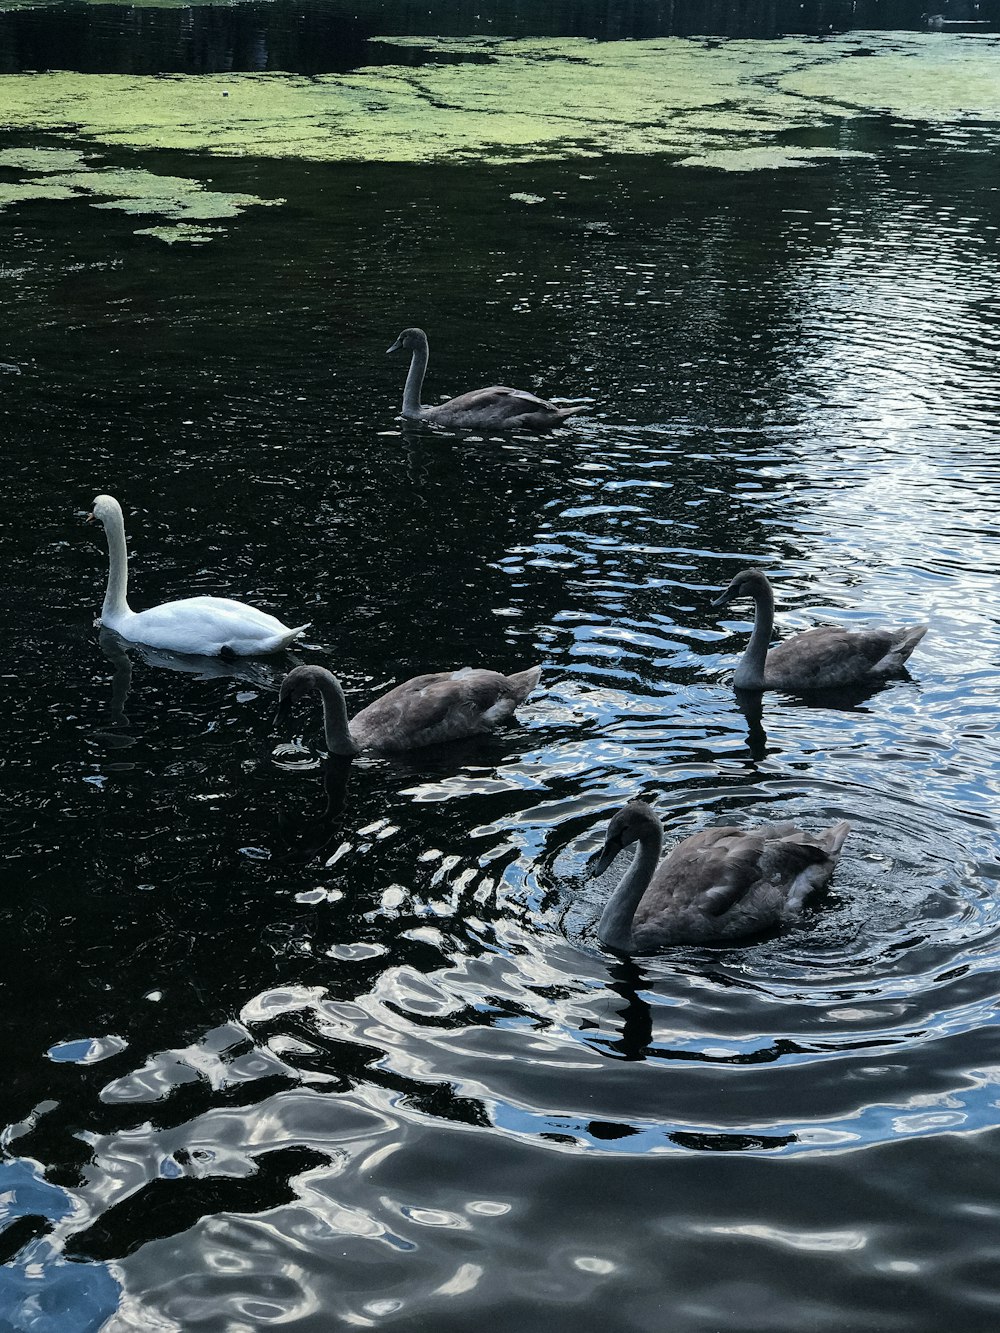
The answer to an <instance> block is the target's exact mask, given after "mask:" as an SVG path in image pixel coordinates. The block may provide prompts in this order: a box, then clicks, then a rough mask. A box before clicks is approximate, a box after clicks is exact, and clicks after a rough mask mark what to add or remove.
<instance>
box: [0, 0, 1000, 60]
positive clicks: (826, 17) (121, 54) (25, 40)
mask: <svg viewBox="0 0 1000 1333" xmlns="http://www.w3.org/2000/svg"><path fill="white" fill-rule="evenodd" d="M19 3H21V4H23V3H24V0H19ZM2 11H3V6H0V72H2V73H11V72H14V71H18V70H35V69H73V70H80V71H82V72H85V73H91V74H103V73H126V74H157V73H167V72H171V73H172V72H183V73H198V74H208V73H215V72H217V71H240V70H257V71H263V70H297V71H299V72H301V73H305V74H319V73H325V72H327V71H333V70H346V69H351V68H353V67H354V66H356V65H360V64H370V63H372V60H373V58H374V59H375V60H376V61H377V60H378V59H379V56H380V53H379V52H378V51H377V50H372V49H371V48H369V47H368V46H367V42H368V39H369V38H371V37H375V36H385V35H387V34H402V35H407V36H409V35H417V36H424V35H430V36H453V37H467V36H470V35H473V34H475V35H484V36H498V35H503V36H511V37H535V36H545V37H591V38H595V39H597V40H598V41H616V40H621V39H626V38H649V37H667V36H681V37H686V36H690V35H693V34H712V35H718V36H725V37H762V38H764V37H778V36H781V35H783V34H785V33H810V34H817V35H818V34H825V33H829V32H847V31H851V30H852V29H872V30H878V29H881V30H887V29H900V28H904V29H905V28H910V29H922V28H924V27H925V26H926V23H927V18H928V15H929V14H938V15H941V16H943V17H945V18H946V20H947V22H948V23H949V24H951V25H953V26H959V25H962V24H966V23H968V24H970V25H971V26H972V28H975V27H976V26H977V25H978V26H982V27H984V28H988V29H989V30H995V29H996V27H997V26H998V25H1000V0H978V3H977V2H976V0H937V3H931V2H930V0H769V3H767V4H761V3H755V0H448V2H447V3H446V4H441V3H437V4H430V3H428V0H267V3H256V4H255V3H249V4H239V3H232V4H217V5H196V6H183V7H181V6H176V7H174V6H171V7H168V8H163V9H159V8H156V7H155V5H151V4H150V3H149V0H145V3H143V4H139V5H125V4H105V5H101V4H93V3H90V2H89V0H88V2H87V3H83V0H77V2H76V3H68V4H53V3H51V0H38V3H37V4H36V5H35V6H34V7H31V6H30V5H29V6H28V7H25V8H13V9H12V10H11V12H8V13H4V12H2ZM412 58H414V57H411V59H412ZM396 59H399V55H398V53H397V55H396Z"/></svg>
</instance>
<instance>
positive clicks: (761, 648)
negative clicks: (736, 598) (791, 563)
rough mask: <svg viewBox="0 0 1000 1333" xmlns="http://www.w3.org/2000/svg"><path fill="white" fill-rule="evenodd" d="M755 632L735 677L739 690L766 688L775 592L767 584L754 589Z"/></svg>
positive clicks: (734, 680)
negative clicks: (765, 667) (765, 677)
mask: <svg viewBox="0 0 1000 1333" xmlns="http://www.w3.org/2000/svg"><path fill="white" fill-rule="evenodd" d="M753 600H754V617H753V633H752V634H751V635H750V642H749V643H748V644H747V649H746V652H745V653H744V654H743V656H742V658H741V659H740V664H739V666H738V667H737V668H736V675H735V676H734V677H733V684H734V685H735V686H736V688H737V689H738V690H761V689H763V688H764V664H765V663H766V661H767V649H768V645H769V644H770V642H771V635H772V633H773V631H774V593H773V592H772V591H771V589H770V587H769V586H767V585H766V584H765V585H764V586H763V587H758V588H755V589H754V594H753Z"/></svg>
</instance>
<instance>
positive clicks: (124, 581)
mask: <svg viewBox="0 0 1000 1333" xmlns="http://www.w3.org/2000/svg"><path fill="white" fill-rule="evenodd" d="M104 532H105V535H106V536H107V539H108V588H107V592H105V594H104V605H103V606H102V607H101V620H102V621H104V623H105V624H107V623H109V620H110V619H114V618H115V617H117V616H121V615H128V614H129V604H128V599H127V597H126V593H127V591H128V552H127V550H126V549H125V520H124V519H123V518H122V516H121V514H115V515H114V516H113V517H112V518H111V520H110V521H109V522H108V523H106V524H105V525H104Z"/></svg>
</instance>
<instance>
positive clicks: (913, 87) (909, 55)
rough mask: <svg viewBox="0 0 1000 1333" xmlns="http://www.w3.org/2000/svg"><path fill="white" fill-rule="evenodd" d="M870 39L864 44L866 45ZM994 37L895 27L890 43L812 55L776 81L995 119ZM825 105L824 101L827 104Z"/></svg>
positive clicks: (908, 115)
mask: <svg viewBox="0 0 1000 1333" xmlns="http://www.w3.org/2000/svg"><path fill="white" fill-rule="evenodd" d="M870 45H871V44H870ZM998 71H1000V42H998V41H997V40H996V39H992V38H988V37H985V36H976V37H973V38H970V37H963V36H958V35H954V36H949V37H944V36H942V35H941V34H939V33H909V34H906V35H900V34H895V36H894V40H893V42H892V49H889V50H885V51H878V50H875V51H874V52H873V54H872V55H870V56H866V57H865V58H864V59H854V60H842V59H838V60H837V62H836V64H835V66H834V65H832V62H830V61H825V62H817V63H816V64H814V65H813V66H811V67H810V68H805V69H800V70H797V71H794V72H792V73H789V74H787V75H786V76H785V77H784V78H783V79H782V87H783V88H784V89H785V90H786V91H789V92H793V93H795V94H796V95H797V96H800V97H807V98H810V99H815V100H817V101H822V102H825V103H827V104H828V105H829V104H835V105H839V107H840V108H841V110H842V112H843V113H845V114H852V113H856V112H857V111H867V112H872V111H875V112H882V113H885V114H888V115H894V116H899V117H903V118H905V119H916V120H934V121H941V120H956V119H971V120H1000V72H998ZM831 109H832V106H831Z"/></svg>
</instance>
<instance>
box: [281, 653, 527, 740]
mask: <svg viewBox="0 0 1000 1333" xmlns="http://www.w3.org/2000/svg"><path fill="white" fill-rule="evenodd" d="M541 671H542V669H541V667H531V668H530V669H529V670H527V671H520V672H517V673H515V674H514V675H512V676H505V675H502V674H501V673H500V672H499V671H483V670H472V669H468V668H467V669H463V670H459V671H441V672H435V673H433V674H430V675H425V676H414V677H413V679H412V680H408V681H405V682H404V683H403V684H402V685H397V686H396V687H395V689H392V690H390V691H389V692H388V694H384V695H383V696H382V697H381V699H376V700H375V702H374V703H371V704H369V705H368V707H367V708H363V709H362V710H361V712H360V713H358V714H357V715H356V716H355V717H354V718H353V719H351V721H350V722H348V720H347V705H346V703H345V701H344V692H343V689H342V688H341V685H340V682H339V681H338V680H337V678H336V676H334V675H332V674H331V673H330V672H329V671H327V670H326V669H325V668H324V667H319V666H304V667H296V668H295V670H294V671H290V672H289V673H288V675H287V676H286V677H285V679H284V680H283V681H282V683H281V693H280V704H279V708H280V710H283V711H285V712H287V710H288V708H289V707H290V705H291V703H293V702H294V700H295V699H297V698H299V697H301V696H302V695H304V694H307V693H316V694H319V696H320V698H321V700H322V702H323V718H324V727H325V733H326V743H327V749H328V750H329V751H330V753H331V754H356V753H358V752H359V751H361V750H380V751H384V752H392V751H403V750H416V749H419V748H421V747H422V746H425V745H437V744H439V743H441V742H444V741H452V740H460V739H462V738H463V737H466V736H476V735H479V734H481V733H482V732H486V731H491V730H492V729H493V727H495V726H496V725H497V724H498V723H500V722H503V721H505V720H506V719H507V718H509V717H511V716H512V715H513V713H514V710H515V708H516V707H517V706H518V704H520V703H523V702H524V700H525V699H526V698H527V697H528V695H529V694H530V693H531V691H532V690H533V689H534V688H535V686H536V685H537V684H538V681H539V678H540V676H541Z"/></svg>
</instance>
